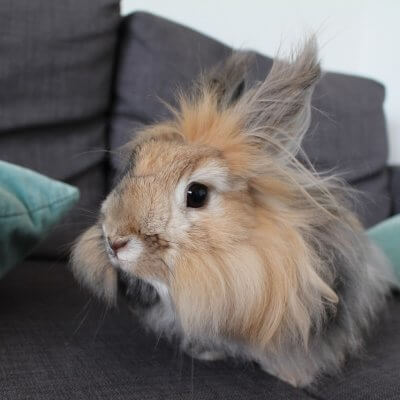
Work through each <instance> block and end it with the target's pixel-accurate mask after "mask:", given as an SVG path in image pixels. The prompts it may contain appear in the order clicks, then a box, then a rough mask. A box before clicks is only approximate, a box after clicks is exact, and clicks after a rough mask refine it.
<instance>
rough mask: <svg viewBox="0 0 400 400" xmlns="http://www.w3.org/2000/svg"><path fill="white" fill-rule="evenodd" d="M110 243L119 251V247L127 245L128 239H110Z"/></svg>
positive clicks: (114, 250)
mask: <svg viewBox="0 0 400 400" xmlns="http://www.w3.org/2000/svg"><path fill="white" fill-rule="evenodd" d="M108 243H109V244H110V247H111V249H112V251H113V252H114V253H117V252H118V250H119V249H122V248H123V247H125V246H126V244H127V243H128V240H126V239H117V240H114V241H111V240H110V239H108Z"/></svg>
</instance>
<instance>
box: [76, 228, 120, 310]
mask: <svg viewBox="0 0 400 400" xmlns="http://www.w3.org/2000/svg"><path fill="white" fill-rule="evenodd" d="M102 242H103V239H102V230H101V227H100V226H99V225H98V224H97V225H94V226H92V227H91V228H89V229H88V230H87V231H86V232H84V233H83V234H82V235H81V236H80V237H79V238H78V240H77V242H76V243H75V245H74V248H73V250H72V255H71V267H72V272H73V274H74V276H75V278H76V279H77V280H78V281H79V282H80V283H81V284H82V285H83V286H86V287H87V288H89V289H90V290H91V291H92V292H93V293H94V294H95V295H97V296H98V297H99V298H101V299H103V300H104V301H105V302H106V303H107V304H108V305H109V306H112V305H115V303H116V300H117V289H118V286H117V278H118V277H117V272H116V269H115V268H114V267H113V266H112V265H111V264H110V261H109V259H108V257H107V254H106V252H105V247H104V245H103V244H102Z"/></svg>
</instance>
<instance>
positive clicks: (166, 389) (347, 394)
mask: <svg viewBox="0 0 400 400" xmlns="http://www.w3.org/2000/svg"><path fill="white" fill-rule="evenodd" d="M0 321H1V324H0V398H1V399H2V400H22V399H24V400H25V399H27V398H29V399H32V400H36V399H40V400H46V399H48V400H54V399H57V400H63V399H66V400H67V399H68V400H69V399H80V400H85V399H88V400H89V399H90V400H92V399H107V400H112V399H118V400H123V399H129V400H135V399H137V400H155V399H158V400H179V399H182V400H183V399H193V400H196V399H199V400H200V399H201V400H205V399H207V400H208V399H210V400H211V399H212V400H218V399H229V400H242V399H252V400H255V399H259V400H265V399H274V400H275V399H277V400H279V399H281V400H290V399H294V400H302V399H303V400H304V399H319V400H324V399H332V400H333V399H335V400H336V399H337V400H339V399H340V400H346V399H349V400H355V399H363V400H372V399H382V400H383V399H385V400H391V399H392V400H394V399H398V398H399V396H400V379H399V370H400V353H399V352H398V348H399V345H400V302H399V300H394V301H392V304H391V306H390V308H389V312H388V316H387V317H386V320H384V322H382V323H381V324H380V327H379V330H378V331H377V332H374V334H373V335H372V337H371V340H370V341H369V343H368V345H367V347H366V351H365V354H364V355H363V357H362V358H361V359H356V360H351V361H349V363H348V366H347V367H346V369H345V370H344V371H343V373H342V374H341V375H339V376H338V377H336V378H327V379H326V380H324V381H323V382H321V384H320V385H318V386H317V387H316V388H314V389H312V390H308V391H304V390H300V389H294V388H292V387H290V386H288V385H287V384H285V383H283V382H281V381H279V380H278V379H276V378H274V377H272V376H269V375H268V374H266V373H264V372H262V371H261V370H259V368H258V367H257V366H255V365H252V364H246V365H243V364H240V363H235V362H234V361H223V362H217V363H202V362H198V361H193V362H192V360H191V359H189V358H188V357H186V356H183V355H180V354H179V353H178V352H177V349H176V348H174V347H173V346H171V345H169V344H167V343H166V342H165V341H164V340H163V339H162V338H161V339H160V340H158V338H156V337H154V336H153V335H151V334H149V333H145V332H144V331H143V330H142V329H141V328H140V327H139V325H138V323H137V321H136V320H135V319H134V318H133V317H132V315H131V313H130V312H129V310H128V308H127V307H126V306H125V304H124V303H123V302H121V303H120V304H119V307H118V309H114V310H106V309H105V307H104V305H101V304H99V303H97V301H96V300H94V299H93V298H91V297H90V296H89V295H88V294H87V292H86V291H82V290H80V289H79V287H78V285H77V284H76V282H75V281H74V280H73V279H72V276H71V274H70V273H69V271H68V270H67V268H66V266H65V265H64V264H60V263H54V262H47V263H46V262H43V261H41V262H34V261H32V262H26V263H25V264H24V265H22V266H20V267H18V268H16V269H14V270H12V271H11V272H10V273H9V274H8V275H7V276H6V277H5V278H4V279H2V280H1V281H0Z"/></svg>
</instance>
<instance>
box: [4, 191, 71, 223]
mask: <svg viewBox="0 0 400 400" xmlns="http://www.w3.org/2000/svg"><path fill="white" fill-rule="evenodd" d="M74 197H75V195H74V194H71V195H69V196H65V197H63V198H61V199H57V200H54V201H52V202H51V203H48V204H45V205H43V206H40V207H37V208H35V209H33V210H27V211H26V212H22V213H15V214H8V215H0V219H3V218H12V217H20V216H22V215H31V214H34V213H36V212H38V211H41V210H43V209H45V208H47V207H51V206H54V205H57V204H61V203H65V202H66V201H67V200H69V199H72V198H74Z"/></svg>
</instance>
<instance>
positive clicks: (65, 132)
mask: <svg viewBox="0 0 400 400" xmlns="http://www.w3.org/2000/svg"><path fill="white" fill-rule="evenodd" d="M119 22H120V14H119V1H118V0H96V1H80V0H72V1H62V0H61V1H49V0H17V1H1V2H0V54H1V56H0V57H1V61H0V88H1V90H0V159H3V160H6V161H10V162H14V163H17V164H20V165H23V166H25V167H29V168H32V169H34V170H36V171H39V172H41V173H43V174H46V175H49V176H51V177H53V178H56V179H61V180H64V181H66V182H69V183H71V184H73V185H76V186H78V187H79V189H80V190H81V201H80V203H79V205H78V206H77V207H76V209H75V210H74V211H73V212H72V213H70V214H69V215H68V216H67V217H66V218H65V219H64V221H63V222H62V223H61V224H60V225H59V226H58V227H57V228H56V229H55V230H54V231H53V232H52V233H51V235H50V236H51V237H50V238H49V239H48V240H47V241H46V242H45V243H44V244H43V245H42V246H41V248H40V249H38V253H40V254H41V255H44V256H48V257H49V256H56V255H59V254H60V252H62V251H63V249H64V250H67V249H68V246H66V244H69V243H71V242H72V241H73V240H74V238H75V237H76V235H77V233H78V232H79V231H80V230H82V229H83V228H84V227H85V226H87V225H88V224H89V223H90V222H91V221H92V220H93V214H92V212H93V210H95V209H97V208H98V204H99V202H100V201H101V200H102V199H103V198H104V195H105V191H106V180H105V153H104V149H105V148H106V146H107V142H106V127H107V122H108V120H107V114H108V111H109V107H110V100H111V82H112V68H113V64H114V59H115V49H116V45H117V30H118V27H119Z"/></svg>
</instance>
